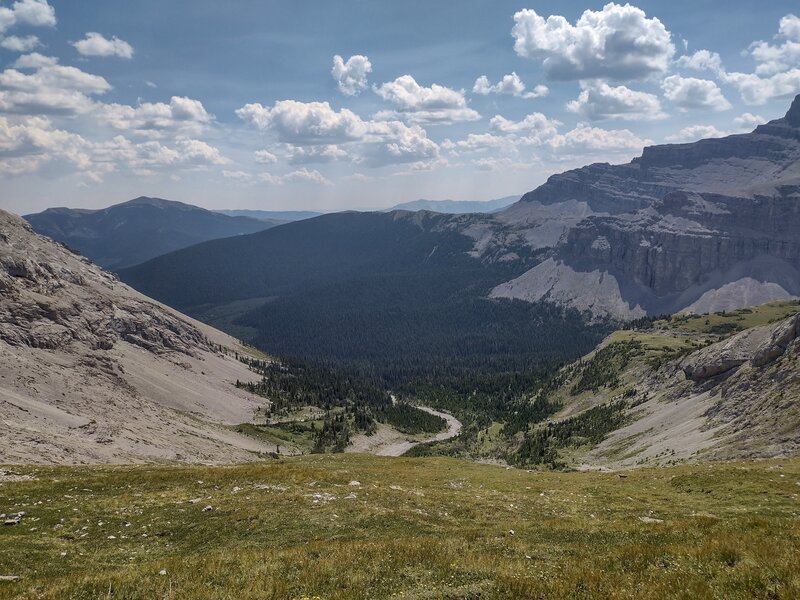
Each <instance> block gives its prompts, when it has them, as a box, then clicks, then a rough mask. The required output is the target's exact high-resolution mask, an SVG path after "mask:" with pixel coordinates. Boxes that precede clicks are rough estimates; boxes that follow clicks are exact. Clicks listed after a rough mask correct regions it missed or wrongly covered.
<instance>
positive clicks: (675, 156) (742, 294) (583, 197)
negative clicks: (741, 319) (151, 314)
mask: <svg viewBox="0 0 800 600" xmlns="http://www.w3.org/2000/svg"><path fill="white" fill-rule="evenodd" d="M798 159H800V98H798V99H795V101H794V102H793V103H792V106H791V108H790V109H789V111H788V112H787V114H786V115H785V116H784V117H782V118H779V119H775V120H773V121H770V122H769V123H767V124H765V125H761V126H759V127H757V128H756V129H755V131H753V132H751V133H746V134H740V135H731V136H727V137H724V138H716V139H707V140H700V141H698V142H695V143H690V144H670V145H665V146H653V147H648V148H645V149H644V151H643V153H642V156H641V157H638V158H636V159H634V160H633V161H631V162H630V163H628V164H622V165H609V164H606V163H600V164H593V165H589V166H587V167H583V168H581V169H575V170H572V171H567V172H565V173H561V174H558V175H553V176H552V177H550V178H549V179H548V180H547V182H546V183H544V184H543V185H542V186H540V187H539V188H537V189H535V190H533V191H531V192H529V193H527V194H525V195H524V196H523V197H522V198H521V199H520V200H519V201H518V202H516V203H514V204H513V205H511V206H510V207H508V208H506V209H504V210H502V211H500V212H497V213H493V214H476V213H472V214H463V215H443V214H440V213H432V212H427V211H418V212H409V211H392V212H389V213H357V212H348V213H339V214H334V215H324V216H321V217H318V218H315V219H311V220H305V221H298V222H295V223H291V224H289V225H284V226H282V227H279V228H275V229H272V230H268V231H263V232H260V233H257V234H254V235H250V236H242V237H239V238H232V239H227V240H217V241H214V242H209V243H206V244H201V245H198V246H194V247H191V248H187V249H184V250H182V251H179V252H176V253H172V254H169V255H166V256H162V257H159V258H156V259H154V260H152V261H149V262H147V263H144V264H142V265H139V266H137V267H135V268H132V269H127V270H123V271H122V272H121V277H122V278H123V279H124V280H126V281H128V282H129V283H131V284H132V285H133V286H134V287H136V288H137V289H140V290H142V291H143V292H145V293H146V294H149V295H152V296H153V297H155V298H157V299H159V300H161V301H164V302H166V303H168V304H170V305H173V306H176V307H178V308H180V309H182V310H185V311H188V312H189V314H192V315H193V316H196V317H199V318H202V319H206V320H209V321H210V322H213V323H215V324H216V325H218V326H220V327H222V328H224V329H226V330H227V331H230V332H233V333H235V334H236V335H240V336H241V337H244V338H246V339H249V340H252V341H257V342H258V343H260V344H262V345H263V346H264V347H266V348H267V349H269V350H270V351H273V352H279V353H288V354H290V355H295V356H305V357H309V356H313V357H321V356H325V357H326V358H327V359H331V357H339V358H341V357H346V358H347V359H348V360H354V361H356V362H362V363H366V362H371V364H373V365H374V364H375V360H374V359H375V358H376V357H381V358H382V359H383V358H385V359H387V362H388V359H389V357H395V358H396V357H397V353H396V352H397V351H398V349H401V350H402V349H405V350H411V349H412V348H417V349H419V348H423V347H424V348H438V350H437V352H438V353H439V354H440V355H441V356H451V357H463V356H465V355H466V356H472V357H474V356H478V355H480V356H482V357H483V358H484V359H485V358H487V353H486V349H487V348H488V347H492V349H493V350H492V351H491V352H488V354H491V355H492V356H497V355H499V354H502V355H504V356H512V355H517V356H519V355H520V351H522V353H523V354H525V353H526V352H533V354H537V353H538V355H539V356H542V355H546V356H548V357H550V358H556V357H558V358H560V359H565V358H569V353H570V352H569V351H577V350H578V348H577V347H571V348H567V345H565V344H561V346H560V348H561V350H560V351H559V352H551V351H550V350H552V348H553V347H552V345H551V342H549V341H545V340H544V339H543V336H541V335H540V336H536V338H537V342H536V344H535V345H536V350H535V352H534V350H533V345H532V342H530V341H523V340H524V339H527V337H528V336H529V335H530V334H531V333H532V331H529V329H528V328H529V327H530V323H529V322H526V319H529V318H530V314H531V313H535V314H536V315H538V316H541V315H545V314H546V315H548V316H547V318H546V321H547V323H548V327H550V326H551V325H552V327H553V328H554V329H553V331H556V330H559V328H564V327H567V329H568V326H567V325H565V323H568V322H574V321H575V320H576V319H578V320H585V319H590V320H595V321H596V322H597V323H599V324H602V323H605V322H609V321H619V320H627V319H633V318H639V317H643V316H646V315H658V314H664V313H677V312H681V311H685V312H708V311H718V310H731V309H735V308H738V307H741V306H746V305H751V304H759V303H763V302H768V301H772V300H781V299H789V298H792V297H795V296H797V295H799V294H800V272H798V267H800V264H798V253H799V252H800V246H798V242H797V239H798V233H800V210H798V208H797V206H798V202H797V200H798V198H799V197H800V192H799V190H800V187H798V183H800V181H798V179H799V178H800V162H798ZM509 301H518V302H509ZM526 305H527V306H528V307H529V308H528V309H525V308H524V306H526ZM548 305H550V306H552V307H555V308H556V309H557V310H562V309H568V310H570V311H573V312H570V313H561V316H557V312H553V311H552V310H551V309H546V308H545V307H546V306H548ZM526 311H527V312H526ZM548 311H549V312H548ZM343 315H347V317H346V318H343ZM526 315H527V316H526ZM579 315H583V316H582V317H581V316H579ZM537 318H538V317H537ZM470 323H471V324H474V326H473V325H469V324H470ZM415 327H418V328H419V331H415V330H414V328H415ZM493 328H494V329H493ZM567 329H561V330H560V331H562V332H563V331H566V330H567ZM489 331H493V332H496V333H497V336H496V337H495V335H494V333H489ZM500 331H503V332H504V333H503V335H500V334H499V332H500ZM556 337H558V338H559V339H563V336H561V335H556ZM590 337H591V336H590ZM413 340H420V341H421V340H425V344H422V343H420V344H419V345H415V343H414V342H413ZM465 340H470V342H469V343H466V342H465ZM490 340H491V341H490ZM497 340H502V341H499V342H498V341H497ZM514 340H516V341H514ZM501 347H502V349H501ZM545 348H549V349H550V350H547V351H545ZM562 351H563V352H562ZM415 352H416V350H415ZM529 356H532V355H529Z"/></svg>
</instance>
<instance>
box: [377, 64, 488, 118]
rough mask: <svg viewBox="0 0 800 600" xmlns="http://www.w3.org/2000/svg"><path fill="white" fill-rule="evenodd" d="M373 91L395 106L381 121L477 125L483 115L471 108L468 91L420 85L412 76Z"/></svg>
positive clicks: (396, 80) (379, 116) (380, 114)
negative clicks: (476, 122) (467, 96)
mask: <svg viewBox="0 0 800 600" xmlns="http://www.w3.org/2000/svg"><path fill="white" fill-rule="evenodd" d="M373 90H374V91H375V93H376V94H378V95H379V96H380V97H381V98H383V99H384V100H386V101H387V102H389V103H391V104H392V106H393V108H394V112H388V113H379V114H378V115H377V117H378V118H383V119H391V118H402V119H405V120H408V121H412V122H416V123H453V122H456V121H477V120H478V119H480V115H479V114H478V112H477V111H475V110H473V109H471V108H469V107H468V106H467V100H466V98H465V97H464V90H454V89H451V88H449V87H445V86H443V85H438V84H436V83H434V84H433V85H431V86H430V87H425V86H421V85H419V84H418V83H417V82H416V80H415V79H414V78H413V77H412V76H411V75H402V76H400V77H398V78H397V79H395V80H394V81H389V82H387V83H384V84H382V85H380V86H378V87H373Z"/></svg>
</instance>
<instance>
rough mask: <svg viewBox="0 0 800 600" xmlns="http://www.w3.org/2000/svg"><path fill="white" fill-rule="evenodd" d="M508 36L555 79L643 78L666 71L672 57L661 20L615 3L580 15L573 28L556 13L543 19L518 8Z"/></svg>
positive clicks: (631, 7) (634, 8)
mask: <svg viewBox="0 0 800 600" xmlns="http://www.w3.org/2000/svg"><path fill="white" fill-rule="evenodd" d="M511 34H512V35H513V37H514V40H515V41H514V50H515V51H516V53H517V54H518V55H519V56H523V57H526V58H532V59H535V60H542V61H543V66H544V69H545V73H546V74H547V76H548V77H549V78H550V79H553V80H562V81H565V80H577V79H596V78H603V79H613V80H619V81H625V80H631V79H641V78H644V77H647V76H648V75H651V74H653V73H663V72H664V71H666V70H667V67H668V66H669V63H670V60H671V59H672V56H673V54H674V53H675V47H674V45H673V44H672V40H671V37H672V36H671V34H670V32H669V31H668V30H667V28H666V27H664V24H663V23H662V22H661V21H659V20H658V19H657V18H655V17H653V18H648V17H647V15H646V14H645V12H644V11H643V10H641V9H640V8H637V7H636V6H631V5H630V4H625V5H624V6H621V5H619V4H615V3H613V2H611V3H609V4H606V5H605V6H604V7H603V9H602V10H600V11H593V10H586V11H584V13H583V14H582V15H581V17H580V18H579V19H578V20H577V21H576V23H575V25H572V24H571V23H570V22H569V21H568V20H567V19H566V18H564V17H563V16H560V15H551V16H549V17H547V18H546V19H545V18H544V17H542V16H541V15H539V14H538V13H537V12H536V11H535V10H533V9H525V10H521V11H519V12H517V13H516V14H515V15H514V27H513V29H512V31H511Z"/></svg>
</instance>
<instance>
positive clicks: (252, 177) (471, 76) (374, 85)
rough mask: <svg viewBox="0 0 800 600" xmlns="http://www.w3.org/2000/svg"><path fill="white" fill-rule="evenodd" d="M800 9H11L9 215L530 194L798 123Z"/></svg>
mask: <svg viewBox="0 0 800 600" xmlns="http://www.w3.org/2000/svg"><path fill="white" fill-rule="evenodd" d="M793 13H800V9H798V7H797V5H796V3H795V2H782V1H771V2H763V3H754V2H752V1H740V2H737V1H728V2H711V1H702V0H694V1H691V2H689V1H686V2H680V1H676V2H669V3H666V2H636V3H635V4H632V5H625V4H613V3H612V4H604V3H601V2H566V1H560V2H540V1H534V2H504V1H492V2H490V1H476V0H463V1H461V2H458V3H452V2H430V1H427V2H417V1H405V2H402V3H400V2H376V1H374V0H372V1H366V0H365V1H355V2H330V1H304V2H256V1H238V2H237V1H232V2H218V1H205V0H191V1H167V0H160V1H155V0H137V2H130V3H122V2H114V1H111V0H105V1H100V0H81V2H75V1H57V0H50V1H49V3H48V2H46V1H45V0H17V1H8V0H5V1H0V208H4V209H8V210H13V211H15V212H19V213H26V212H34V211H38V210H41V209H43V208H46V207H48V206H63V205H66V206H76V207H78V206H79V207H101V206H107V205H109V204H112V203H115V202H119V201H124V200H127V199H130V198H133V197H135V196H139V195H154V196H161V197H165V198H170V199H175V200H182V201H185V202H191V203H194V204H198V205H201V206H205V207H209V208H255V209H265V210H269V209H318V210H337V209H346V208H379V207H386V206H390V205H392V204H395V203H397V202H403V201H408V200H412V199H416V198H421V197H424V198H431V199H444V198H453V199H460V200H461V199H463V200H480V199H490V198H496V197H501V196H506V195H512V194H522V193H524V192H525V191H528V190H530V189H532V188H534V187H536V186H537V185H538V184H540V183H542V182H543V181H544V180H545V179H546V178H547V176H549V175H550V174H552V173H555V172H559V171H563V170H565V169H568V168H572V167H576V166H580V165H583V164H586V163H589V162H596V161H608V162H623V161H626V160H629V159H630V158H631V157H633V156H636V155H638V154H639V153H640V152H641V149H642V147H643V146H644V145H648V144H653V143H669V142H686V141H693V140H696V139H699V138H701V137H709V136H719V135H725V134H730V133H739V132H743V131H749V130H751V129H752V128H753V127H754V126H755V125H756V124H758V123H759V122H762V121H764V120H768V119H772V118H776V117H778V116H781V115H782V114H783V113H784V112H785V111H786V108H787V107H788V105H789V103H790V101H791V99H792V98H793V96H794V95H795V94H796V93H798V92H800V19H798V18H797V17H795V16H794V15H793ZM336 56H338V57H340V60H338V62H337V59H335V57H336Z"/></svg>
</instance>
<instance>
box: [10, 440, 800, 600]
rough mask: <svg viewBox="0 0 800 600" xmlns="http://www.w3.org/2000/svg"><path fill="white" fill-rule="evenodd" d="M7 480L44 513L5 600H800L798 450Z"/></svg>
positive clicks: (19, 529)
mask: <svg viewBox="0 0 800 600" xmlns="http://www.w3.org/2000/svg"><path fill="white" fill-rule="evenodd" d="M20 476H31V477H32V479H30V480H23V481H20V480H19V479H20ZM0 481H2V483H0V512H5V513H6V514H10V513H14V512H18V511H25V513H26V514H25V515H24V516H23V517H22V518H21V520H20V522H19V523H18V524H17V525H11V526H4V527H0V548H2V552H0V575H3V576H9V575H17V576H19V577H20V579H19V580H17V581H0V598H76V599H77V598H118V599H119V598H128V599H133V598H204V599H205V598H211V599H215V598H218V599H222V598H237V599H245V598H259V599H260V598H276V599H294V598H298V599H299V598H314V597H319V598H321V599H327V598H365V599H366V598H370V599H372V598H525V599H529V598H636V599H639V600H640V599H647V598H693V599H696V598H726V599H737V598H741V599H744V598H765V599H766V598H769V599H781V598H787V599H788V598H798V597H800V569H798V568H797V565H798V564H800V460H798V459H789V460H784V461H774V460H773V461H740V462H728V463H708V464H699V465H698V464H696V465H684V466H677V467H670V468H659V469H653V468H643V469H639V470H635V471H631V472H628V473H626V474H624V476H623V475H620V474H614V473H598V472H583V473H548V472H527V471H524V470H516V469H509V470H507V469H505V468H502V467H497V466H490V465H480V464H475V463H469V462H463V461H457V460H452V459H444V458H437V459H382V458H376V457H369V456H354V455H336V456H330V455H325V456H306V457H300V458H293V459H287V460H282V461H275V462H270V463H261V464H248V465H240V466H230V467H201V466H135V467H128V466H123V467H120V466H116V467H52V468H51V467H25V468H23V467H17V468H15V474H14V475H8V474H6V475H5V476H3V477H0ZM207 506H211V507H213V508H212V509H209V510H205V511H204V509H205V508H206V507H207ZM160 573H163V574H160Z"/></svg>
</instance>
